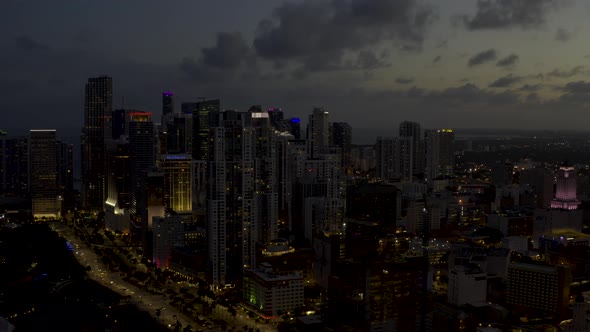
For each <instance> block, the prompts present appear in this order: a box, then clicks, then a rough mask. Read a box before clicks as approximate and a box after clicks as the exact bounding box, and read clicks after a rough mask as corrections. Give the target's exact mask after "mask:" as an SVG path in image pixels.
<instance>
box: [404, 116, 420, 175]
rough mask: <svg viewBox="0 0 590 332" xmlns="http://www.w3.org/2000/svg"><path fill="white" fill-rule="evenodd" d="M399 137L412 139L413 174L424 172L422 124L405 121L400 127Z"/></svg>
mask: <svg viewBox="0 0 590 332" xmlns="http://www.w3.org/2000/svg"><path fill="white" fill-rule="evenodd" d="M399 136H400V137H411V138H412V155H413V157H412V172H413V174H418V173H422V172H424V150H423V142H422V131H421V128H420V124H419V123H417V122H411V121H403V122H402V123H400V125H399Z"/></svg>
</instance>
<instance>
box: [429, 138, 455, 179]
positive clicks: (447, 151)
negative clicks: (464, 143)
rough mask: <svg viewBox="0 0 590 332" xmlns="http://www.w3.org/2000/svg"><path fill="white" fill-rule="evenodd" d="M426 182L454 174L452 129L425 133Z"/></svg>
mask: <svg viewBox="0 0 590 332" xmlns="http://www.w3.org/2000/svg"><path fill="white" fill-rule="evenodd" d="M424 137H425V147H426V151H425V153H426V174H425V176H426V181H427V182H429V183H432V181H433V180H434V179H436V178H438V177H440V176H450V175H453V174H454V168H455V147H454V145H455V133H454V131H453V130H452V129H433V130H427V131H426V132H425V135H424Z"/></svg>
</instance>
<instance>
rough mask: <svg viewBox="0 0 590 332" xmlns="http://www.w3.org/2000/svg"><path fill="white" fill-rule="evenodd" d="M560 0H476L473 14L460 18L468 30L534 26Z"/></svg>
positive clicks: (536, 25)
mask: <svg viewBox="0 0 590 332" xmlns="http://www.w3.org/2000/svg"><path fill="white" fill-rule="evenodd" d="M562 3H563V1H562V0H478V1H477V8H476V12H475V15H473V16H468V15H464V16H461V17H460V20H461V21H462V23H463V24H464V26H465V27H466V28H467V29H469V30H483V29H507V28H524V29H529V28H536V27H539V26H541V25H543V24H544V23H545V22H546V20H547V16H548V14H549V13H550V12H551V11H552V10H555V9H557V8H559V7H560V6H561V4H562Z"/></svg>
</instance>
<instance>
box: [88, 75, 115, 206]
mask: <svg viewBox="0 0 590 332" xmlns="http://www.w3.org/2000/svg"><path fill="white" fill-rule="evenodd" d="M112 109H113V80H112V78H110V77H107V76H101V77H96V78H89V79H88V82H87V83H86V93H85V101H84V128H83V129H82V140H81V142H82V184H83V188H82V190H83V193H82V197H83V204H84V207H85V208H86V209H88V210H90V211H100V210H102V208H103V204H104V202H105V199H106V197H107V158H106V146H105V139H106V138H110V137H112V134H113V133H112V129H111V126H112V123H111V121H112Z"/></svg>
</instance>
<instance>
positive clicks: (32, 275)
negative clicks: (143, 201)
mask: <svg viewBox="0 0 590 332" xmlns="http://www.w3.org/2000/svg"><path fill="white" fill-rule="evenodd" d="M0 227H1V226H0ZM73 251H75V249H74V248H72V247H71V246H69V244H68V243H67V242H66V241H65V239H63V238H60V237H59V236H58V234H57V233H56V232H54V231H52V230H51V229H50V228H49V227H48V226H47V225H24V226H21V227H18V228H14V229H8V228H0V316H2V317H5V318H7V319H8V321H9V322H10V323H11V324H13V325H14V326H16V330H15V332H25V331H63V332H69V331H72V332H73V331H89V332H94V331H97V332H98V331H100V332H104V331H113V332H114V331H140V330H141V331H169V330H168V329H166V328H164V327H161V326H159V325H158V324H157V322H156V321H154V319H153V318H152V317H150V316H149V314H147V313H145V312H141V311H138V310H137V309H136V308H135V307H134V306H133V305H131V304H129V303H127V302H126V301H125V298H122V297H121V296H120V295H119V294H117V293H114V292H112V291H111V290H109V289H107V288H104V287H102V286H101V285H99V284H97V283H96V282H94V281H92V280H90V279H87V278H86V270H85V267H82V266H80V265H79V264H78V262H77V261H76V259H75V257H74V252H73Z"/></svg>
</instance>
